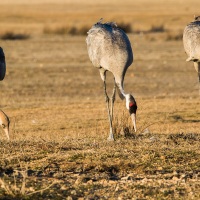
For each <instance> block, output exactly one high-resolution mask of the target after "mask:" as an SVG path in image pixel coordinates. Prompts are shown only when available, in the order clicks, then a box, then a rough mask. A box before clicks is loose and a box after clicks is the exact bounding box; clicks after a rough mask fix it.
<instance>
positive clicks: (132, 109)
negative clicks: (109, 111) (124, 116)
mask: <svg viewBox="0 0 200 200" xmlns="http://www.w3.org/2000/svg"><path fill="white" fill-rule="evenodd" d="M125 98H126V108H127V109H128V110H129V113H130V115H131V119H132V122H133V126H134V130H135V132H136V130H137V128H136V111H137V103H136V101H135V99H134V97H133V96H132V95H131V94H127V95H125Z"/></svg>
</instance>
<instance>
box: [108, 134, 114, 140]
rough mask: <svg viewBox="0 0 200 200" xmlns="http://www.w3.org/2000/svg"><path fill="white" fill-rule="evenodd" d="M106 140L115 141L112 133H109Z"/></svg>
mask: <svg viewBox="0 0 200 200" xmlns="http://www.w3.org/2000/svg"><path fill="white" fill-rule="evenodd" d="M107 140H108V141H114V140H115V139H114V136H113V134H112V133H110V135H109V137H108V139H107Z"/></svg>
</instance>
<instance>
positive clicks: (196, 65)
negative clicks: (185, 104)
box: [194, 62, 200, 95]
mask: <svg viewBox="0 0 200 200" xmlns="http://www.w3.org/2000/svg"><path fill="white" fill-rule="evenodd" d="M194 67H195V69H196V71H197V73H198V79H199V80H198V81H199V95H200V63H199V62H194Z"/></svg>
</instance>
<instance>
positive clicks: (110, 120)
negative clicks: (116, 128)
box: [104, 80, 114, 141]
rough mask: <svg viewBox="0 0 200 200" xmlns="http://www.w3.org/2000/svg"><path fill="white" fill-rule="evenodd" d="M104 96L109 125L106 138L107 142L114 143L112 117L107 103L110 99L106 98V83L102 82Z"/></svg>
mask: <svg viewBox="0 0 200 200" xmlns="http://www.w3.org/2000/svg"><path fill="white" fill-rule="evenodd" d="M104 94H105V98H106V104H107V110H108V119H109V124H110V134H109V136H108V140H109V141H114V135H113V127H112V116H111V113H110V106H109V101H110V98H109V97H108V94H107V91H106V81H105V80H104Z"/></svg>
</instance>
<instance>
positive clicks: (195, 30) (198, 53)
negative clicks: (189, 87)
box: [183, 16, 200, 93]
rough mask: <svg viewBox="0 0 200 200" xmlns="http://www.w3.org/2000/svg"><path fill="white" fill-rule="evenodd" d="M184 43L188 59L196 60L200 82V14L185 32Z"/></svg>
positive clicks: (195, 65)
mask: <svg viewBox="0 0 200 200" xmlns="http://www.w3.org/2000/svg"><path fill="white" fill-rule="evenodd" d="M183 45H184V49H185V52H186V54H187V55H188V58H187V59H186V61H192V62H194V67H195V69H196V71H197V73H198V77H199V84H200V16H197V17H195V18H194V21H192V22H190V23H189V24H188V25H187V26H186V27H185V29H184V32H183ZM199 93H200V85H199Z"/></svg>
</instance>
